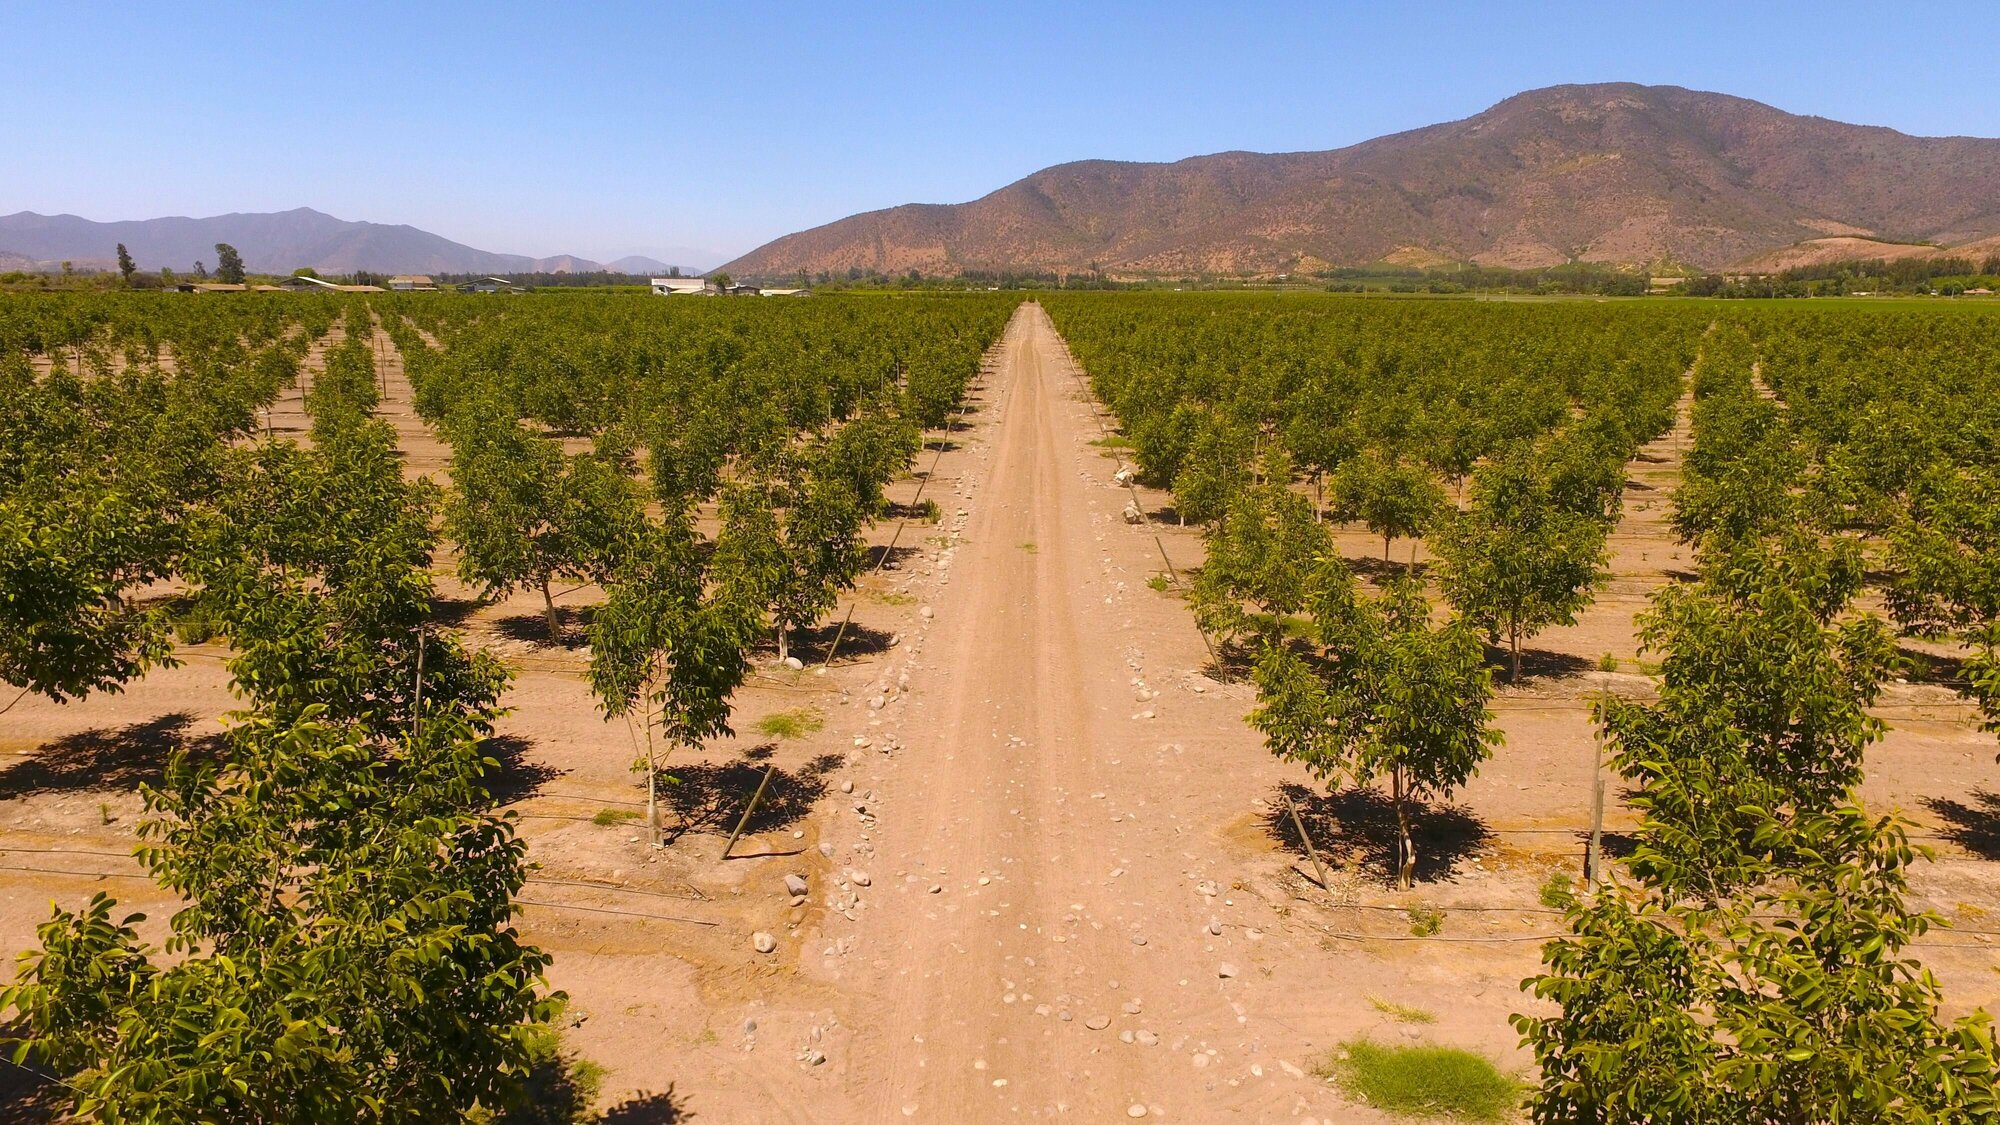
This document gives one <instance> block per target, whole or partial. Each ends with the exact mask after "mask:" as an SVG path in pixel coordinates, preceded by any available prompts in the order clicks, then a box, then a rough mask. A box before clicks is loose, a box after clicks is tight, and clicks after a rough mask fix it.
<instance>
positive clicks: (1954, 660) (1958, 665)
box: [1896, 645, 1965, 692]
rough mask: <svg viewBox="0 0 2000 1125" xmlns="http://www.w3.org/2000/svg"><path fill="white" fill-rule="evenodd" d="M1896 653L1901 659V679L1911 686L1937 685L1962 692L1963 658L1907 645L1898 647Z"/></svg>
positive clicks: (1963, 681) (1963, 676)
mask: <svg viewBox="0 0 2000 1125" xmlns="http://www.w3.org/2000/svg"><path fill="white" fill-rule="evenodd" d="M1896 651H1897V653H1899V654H1900V655H1901V656H1902V658H1903V678H1905V679H1907V680H1909V681H1910V682H1911V683H1913V684H1939V685H1942V686H1944V687H1953V688H1958V689H1960V691H1961V692H1963V690H1964V687H1965V658H1964V657H1962V656H1953V655H1948V654H1946V653H1941V652H1926V651H1924V650H1923V649H1920V648H1912V647H1910V646H1909V645H1898V646H1896Z"/></svg>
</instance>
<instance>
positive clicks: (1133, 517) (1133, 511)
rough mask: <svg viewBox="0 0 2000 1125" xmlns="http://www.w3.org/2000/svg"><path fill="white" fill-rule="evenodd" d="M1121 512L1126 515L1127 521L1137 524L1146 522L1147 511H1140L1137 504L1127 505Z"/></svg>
mask: <svg viewBox="0 0 2000 1125" xmlns="http://www.w3.org/2000/svg"><path fill="white" fill-rule="evenodd" d="M1119 514H1120V515H1122V516H1124V517H1125V522H1126V523H1135V524H1136V523H1145V522H1146V513H1144V512H1142V511H1140V510H1139V506H1138V505H1137V504H1127V505H1125V510H1124V511H1123V512H1121V513H1119Z"/></svg>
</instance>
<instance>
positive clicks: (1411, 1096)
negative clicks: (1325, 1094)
mask: <svg viewBox="0 0 2000 1125" xmlns="http://www.w3.org/2000/svg"><path fill="white" fill-rule="evenodd" d="M1313 1070H1314V1073H1316V1074H1318V1075H1320V1076H1321V1077H1324V1078H1332V1079H1334V1080H1336V1081H1338V1082H1339V1083H1340V1086H1341V1089H1343V1090H1345V1091H1346V1092H1347V1094H1348V1096H1349V1097H1352V1098H1355V1099H1356V1100H1359V1101H1365V1102H1367V1103H1368V1104H1369V1105H1371V1106H1374V1107H1376V1108H1377V1109H1386V1110H1388V1111H1389V1112H1391V1113H1407V1114H1419V1115H1424V1116H1432V1117H1449V1118H1453V1119H1456V1120H1459V1121H1503V1120H1505V1119H1506V1118H1507V1116H1508V1115H1509V1114H1510V1113H1511V1112H1512V1111H1513V1110H1514V1109H1515V1108H1516V1107H1518V1106H1519V1104H1520V1101H1521V1086H1520V1083H1518V1082H1516V1081H1515V1080H1514V1079H1512V1078H1509V1077H1508V1076H1506V1075H1504V1074H1502V1073H1500V1070H1499V1068H1498V1067H1496V1066H1494V1065H1493V1064H1492V1062H1490V1061H1488V1060H1487V1059H1486V1058H1484V1057H1482V1056H1480V1055H1475V1054H1473V1053H1472V1052H1471V1051H1461V1050H1458V1049H1457V1048H1454V1047H1435V1046H1428V1045H1426V1046H1413V1047H1390V1046H1384V1045H1382V1044H1380V1043H1375V1042H1371V1041H1369V1040H1367V1039H1353V1040H1349V1041H1348V1042H1346V1043H1343V1044H1341V1045H1340V1047H1339V1049H1337V1050H1335V1051H1334V1052H1333V1053H1332V1054H1331V1055H1330V1056H1328V1058H1327V1060H1326V1061H1325V1062H1323V1063H1321V1064H1320V1065H1319V1066H1317V1067H1314V1068H1313Z"/></svg>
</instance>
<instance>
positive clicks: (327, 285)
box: [278, 275, 388, 293]
mask: <svg viewBox="0 0 2000 1125" xmlns="http://www.w3.org/2000/svg"><path fill="white" fill-rule="evenodd" d="M278 285H279V287H281V288H284V289H289V290H291V291H292V292H294V293H310V292H313V291H315V290H317V291H319V292H322V293H387V292H388V290H387V289H384V288H382V287H381V286H379V285H335V284H334V283H333V282H331V281H322V280H320V279H319V278H317V277H305V276H303V275H301V276H298V277H288V278H286V279H285V280H283V281H280V282H279V283H278Z"/></svg>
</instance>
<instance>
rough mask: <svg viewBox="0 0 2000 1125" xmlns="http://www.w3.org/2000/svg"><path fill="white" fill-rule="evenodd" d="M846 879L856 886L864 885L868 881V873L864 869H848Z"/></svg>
mask: <svg viewBox="0 0 2000 1125" xmlns="http://www.w3.org/2000/svg"><path fill="white" fill-rule="evenodd" d="M847 881H848V882H850V883H853V884H854V885H855V886H857V887H865V886H867V885H868V883H869V879H868V873H867V872H866V871H849V872H848V873H847Z"/></svg>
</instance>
